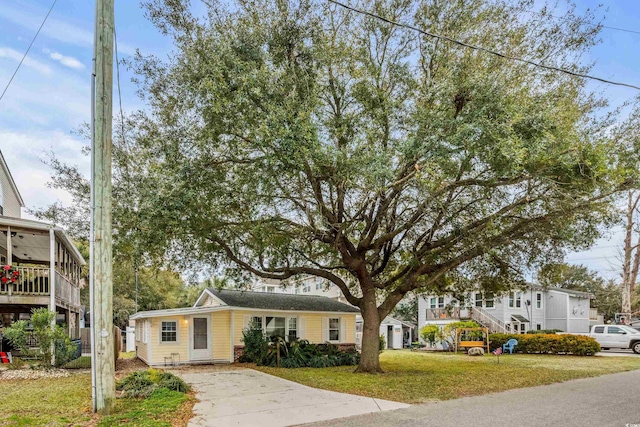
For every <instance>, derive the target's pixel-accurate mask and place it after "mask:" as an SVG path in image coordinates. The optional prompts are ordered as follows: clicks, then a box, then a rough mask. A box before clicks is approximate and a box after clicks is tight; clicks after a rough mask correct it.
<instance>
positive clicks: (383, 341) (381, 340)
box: [378, 335, 387, 351]
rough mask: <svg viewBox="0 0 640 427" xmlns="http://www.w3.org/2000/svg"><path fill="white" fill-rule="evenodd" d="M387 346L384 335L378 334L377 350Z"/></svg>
mask: <svg viewBox="0 0 640 427" xmlns="http://www.w3.org/2000/svg"><path fill="white" fill-rule="evenodd" d="M386 348H387V340H386V338H385V337H384V335H380V343H379V344H378V350H380V351H382V350H384V349H386Z"/></svg>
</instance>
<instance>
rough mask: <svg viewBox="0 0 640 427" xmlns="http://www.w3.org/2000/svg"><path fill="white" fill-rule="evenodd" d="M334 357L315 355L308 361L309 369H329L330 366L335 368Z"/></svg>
mask: <svg viewBox="0 0 640 427" xmlns="http://www.w3.org/2000/svg"><path fill="white" fill-rule="evenodd" d="M334 357H335V356H328V355H326V354H323V355H315V356H312V357H311V359H310V360H309V367H310V368H330V367H332V366H336V360H335V359H334Z"/></svg>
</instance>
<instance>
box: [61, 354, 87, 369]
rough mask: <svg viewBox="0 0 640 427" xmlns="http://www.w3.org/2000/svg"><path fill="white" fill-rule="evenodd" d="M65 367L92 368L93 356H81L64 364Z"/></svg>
mask: <svg viewBox="0 0 640 427" xmlns="http://www.w3.org/2000/svg"><path fill="white" fill-rule="evenodd" d="M64 368H65V369H91V356H80V357H78V358H77V359H75V360H72V361H71V362H69V363H67V364H66V365H64Z"/></svg>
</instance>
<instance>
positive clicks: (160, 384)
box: [116, 369, 190, 398]
mask: <svg viewBox="0 0 640 427" xmlns="http://www.w3.org/2000/svg"><path fill="white" fill-rule="evenodd" d="M159 389H167V390H171V391H178V392H180V393H187V392H188V391H189V390H190V388H189V386H188V385H187V383H185V382H184V381H183V380H182V379H181V378H179V377H177V376H175V375H173V374H172V373H170V372H164V371H159V370H157V369H149V370H148V371H136V372H132V373H131V374H129V375H127V376H126V377H124V378H123V379H121V380H120V381H118V382H117V383H116V390H121V391H122V392H123V393H122V394H123V395H124V396H125V397H142V398H144V397H148V396H149V395H150V394H151V393H153V392H155V391H156V390H159Z"/></svg>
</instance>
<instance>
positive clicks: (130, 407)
mask: <svg viewBox="0 0 640 427" xmlns="http://www.w3.org/2000/svg"><path fill="white" fill-rule="evenodd" d="M188 399H189V397H188V396H187V395H186V394H184V393H179V392H177V391H170V390H167V389H158V390H156V391H154V392H153V393H152V394H151V395H150V396H149V397H148V398H146V399H119V400H118V401H117V406H116V411H117V413H116V414H114V415H111V416H108V417H104V418H103V419H102V420H100V423H99V424H98V426H100V427H108V426H120V425H122V426H123V425H127V426H139V427H165V426H166V427H171V425H172V423H171V416H172V415H173V414H175V412H176V411H177V410H178V408H179V407H180V405H182V404H183V403H184V402H186V401H187V400H188Z"/></svg>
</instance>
